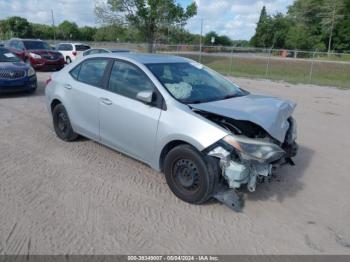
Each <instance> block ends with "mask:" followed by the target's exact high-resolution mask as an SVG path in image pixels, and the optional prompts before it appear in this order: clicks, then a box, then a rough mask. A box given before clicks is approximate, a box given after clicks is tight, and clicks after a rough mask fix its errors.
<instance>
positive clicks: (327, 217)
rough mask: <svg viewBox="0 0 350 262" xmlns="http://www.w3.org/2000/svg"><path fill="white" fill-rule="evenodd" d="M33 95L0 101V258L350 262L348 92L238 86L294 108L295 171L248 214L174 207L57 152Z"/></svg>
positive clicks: (66, 150)
mask: <svg viewBox="0 0 350 262" xmlns="http://www.w3.org/2000/svg"><path fill="white" fill-rule="evenodd" d="M47 77H48V74H47V73H40V74H39V78H40V88H39V90H38V91H37V92H36V93H35V94H34V95H30V96H29V95H26V94H18V95H11V96H1V98H0V123H1V124H0V254H135V253H137V254H169V253H171V254H173V253H177V254H179V253H181V254H203V253H204V254H208V253H210V254H350V201H349V199H350V190H349V185H350V171H349V170H350V159H349V156H350V139H349V135H350V121H349V113H350V91H341V90H336V89H333V88H326V87H316V86H305V85H290V84H285V83H274V82H270V81H259V80H249V79H235V80H236V82H237V83H238V84H240V85H241V86H242V87H245V88H246V89H247V90H250V91H253V92H258V93H265V94H272V95H277V96H281V97H284V98H289V99H292V100H294V101H296V102H297V103H298V107H297V110H296V112H295V117H296V119H297V120H298V125H299V140H298V141H299V144H300V146H301V148H300V153H299V155H298V157H297V158H296V159H295V162H296V166H295V167H285V168H283V169H282V170H281V172H280V175H279V176H278V179H277V180H276V181H274V182H273V183H271V184H268V185H260V186H259V187H258V188H257V192H255V193H253V194H249V195H248V194H247V195H246V206H245V208H244V211H243V213H235V212H233V211H231V210H230V209H228V208H226V207H225V206H223V205H221V204H219V203H216V202H212V203H208V204H205V205H203V206H194V205H189V204H186V203H184V202H181V201H180V200H178V199H177V198H176V197H175V196H174V195H173V194H172V193H171V191H170V190H169V189H168V187H167V185H166V182H165V178H164V177H163V175H162V174H160V173H157V172H155V171H153V170H152V169H151V168H149V167H147V166H145V165H143V164H141V163H139V162H137V161H135V160H133V159H131V158H128V157H126V156H123V155H121V154H119V153H117V152H115V151H112V150H110V149H108V148H106V147H104V146H102V145H99V144H97V143H95V142H92V141H89V140H86V139H81V140H80V141H78V142H74V143H65V142H62V141H61V140H59V139H58V138H57V137H56V136H55V134H54V132H53V128H52V125H51V119H50V118H49V114H48V113H47V111H46V108H45V103H44V101H45V100H44V96H43V95H44V93H43V82H44V80H45V79H46V78H47Z"/></svg>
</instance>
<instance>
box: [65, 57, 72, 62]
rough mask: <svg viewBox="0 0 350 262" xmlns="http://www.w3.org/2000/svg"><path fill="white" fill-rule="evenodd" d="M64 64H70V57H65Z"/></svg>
mask: <svg viewBox="0 0 350 262" xmlns="http://www.w3.org/2000/svg"><path fill="white" fill-rule="evenodd" d="M66 62H67V64H70V63H72V59H70V57H69V56H67V57H66Z"/></svg>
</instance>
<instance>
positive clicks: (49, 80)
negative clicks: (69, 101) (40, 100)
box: [45, 76, 52, 85]
mask: <svg viewBox="0 0 350 262" xmlns="http://www.w3.org/2000/svg"><path fill="white" fill-rule="evenodd" d="M51 81H52V78H51V76H49V78H48V79H47V80H46V82H45V85H48V84H49V83H50V82H51Z"/></svg>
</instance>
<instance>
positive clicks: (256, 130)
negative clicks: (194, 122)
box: [200, 112, 298, 211]
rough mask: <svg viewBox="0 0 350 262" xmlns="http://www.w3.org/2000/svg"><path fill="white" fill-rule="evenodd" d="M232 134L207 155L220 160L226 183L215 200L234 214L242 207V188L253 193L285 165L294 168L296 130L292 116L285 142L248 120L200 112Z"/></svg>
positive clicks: (212, 148)
mask: <svg viewBox="0 0 350 262" xmlns="http://www.w3.org/2000/svg"><path fill="white" fill-rule="evenodd" d="M200 114H201V115H204V116H205V117H206V118H208V119H210V120H212V121H214V122H215V123H216V124H218V125H220V126H221V127H224V128H226V129H227V130H229V131H230V132H231V134H230V135H228V136H226V137H224V138H223V139H221V140H220V141H218V142H217V143H215V144H214V145H212V146H210V147H209V148H207V149H206V150H204V153H205V154H206V155H208V156H209V157H213V158H215V159H217V160H218V161H219V167H220V169H221V172H222V178H223V183H221V185H220V187H219V188H218V189H217V191H216V193H215V195H214V198H216V199H217V200H219V201H220V202H222V203H224V204H225V205H227V206H228V207H230V208H232V209H233V210H235V211H240V210H241V209H242V207H243V198H242V194H241V193H240V191H239V190H240V189H244V187H246V188H247V189H248V191H250V192H254V191H255V189H256V186H257V184H259V183H264V182H270V181H271V180H272V176H273V173H274V172H275V171H276V170H277V169H278V168H279V167H280V166H282V165H284V164H290V165H294V162H293V160H292V157H294V156H295V155H296V154H297V150H298V145H297V143H296V138H297V127H296V122H295V120H294V119H293V118H292V117H291V116H289V117H288V119H287V120H286V121H287V123H286V124H287V125H288V129H287V132H286V134H285V139H284V141H283V142H280V141H278V140H277V139H275V138H273V137H272V136H271V135H269V134H268V133H267V132H266V131H265V130H264V129H263V128H261V127H260V126H258V125H256V124H254V123H251V122H249V121H237V120H234V119H229V118H227V117H221V116H217V115H213V114H210V113H204V112H200Z"/></svg>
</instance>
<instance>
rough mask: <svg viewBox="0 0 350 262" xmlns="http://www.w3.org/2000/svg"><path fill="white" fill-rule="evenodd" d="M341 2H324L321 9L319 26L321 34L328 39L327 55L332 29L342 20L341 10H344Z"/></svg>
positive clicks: (332, 0) (341, 0)
mask: <svg viewBox="0 0 350 262" xmlns="http://www.w3.org/2000/svg"><path fill="white" fill-rule="evenodd" d="M344 7H345V5H344V1H343V0H324V2H323V5H322V9H321V11H322V12H321V14H320V15H321V17H322V20H321V25H322V29H323V32H324V33H325V34H326V35H328V36H329V38H328V53H330V52H331V47H332V38H333V35H334V29H335V28H336V26H337V25H338V24H339V22H340V21H342V19H343V18H344V14H343V13H342V10H343V9H344Z"/></svg>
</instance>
